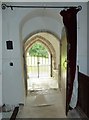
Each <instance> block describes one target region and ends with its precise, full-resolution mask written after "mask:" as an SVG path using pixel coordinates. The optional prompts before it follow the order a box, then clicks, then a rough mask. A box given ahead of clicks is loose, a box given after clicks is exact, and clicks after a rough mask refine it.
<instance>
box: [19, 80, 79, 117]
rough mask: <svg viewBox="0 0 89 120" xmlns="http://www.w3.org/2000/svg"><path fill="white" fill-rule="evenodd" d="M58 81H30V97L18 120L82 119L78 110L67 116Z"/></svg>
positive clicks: (70, 112)
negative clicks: (48, 119)
mask: <svg viewBox="0 0 89 120" xmlns="http://www.w3.org/2000/svg"><path fill="white" fill-rule="evenodd" d="M64 106H65V105H64V104H63V99H62V94H61V92H60V90H59V89H58V81H57V80H55V79H53V78H31V79H28V96H27V98H26V101H25V105H24V107H20V110H19V112H18V115H17V118H80V116H79V114H78V113H77V111H76V110H72V111H69V113H68V116H67V117H66V114H65V107H64Z"/></svg>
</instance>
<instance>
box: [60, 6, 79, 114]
mask: <svg viewBox="0 0 89 120" xmlns="http://www.w3.org/2000/svg"><path fill="white" fill-rule="evenodd" d="M78 11H79V9H77V8H75V7H71V8H69V9H65V10H62V11H61V12H60V14H61V16H62V17H63V23H64V26H65V29H66V35H67V45H68V46H67V92H66V101H67V105H66V106H67V107H68V106H69V103H70V100H71V96H72V90H73V82H74V79H75V72H76V55H77V12H78ZM68 109H69V108H67V112H68Z"/></svg>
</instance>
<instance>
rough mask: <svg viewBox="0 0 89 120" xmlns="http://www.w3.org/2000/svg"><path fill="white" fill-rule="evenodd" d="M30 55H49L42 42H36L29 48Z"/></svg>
mask: <svg viewBox="0 0 89 120" xmlns="http://www.w3.org/2000/svg"><path fill="white" fill-rule="evenodd" d="M29 55H30V56H36V57H37V56H38V57H45V58H47V57H48V52H47V49H46V48H45V47H44V46H43V45H42V44H41V43H35V44H33V46H32V47H31V48H30V49H29Z"/></svg>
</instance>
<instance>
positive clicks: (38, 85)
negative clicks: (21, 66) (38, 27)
mask: <svg viewBox="0 0 89 120" xmlns="http://www.w3.org/2000/svg"><path fill="white" fill-rule="evenodd" d="M27 82H28V90H30V91H35V90H46V89H57V88H58V81H57V80H55V79H54V78H51V77H50V78H30V79H28V80H27Z"/></svg>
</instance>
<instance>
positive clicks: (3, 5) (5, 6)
mask: <svg viewBox="0 0 89 120" xmlns="http://www.w3.org/2000/svg"><path fill="white" fill-rule="evenodd" d="M6 8H11V10H13V8H65V9H66V8H76V9H79V10H81V9H82V6H48V5H45V6H43V5H42V6H41V5H40V6H39V5H38V6H34V5H32V6H23V5H16V6H14V5H6V4H2V9H3V10H5V9H6Z"/></svg>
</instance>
